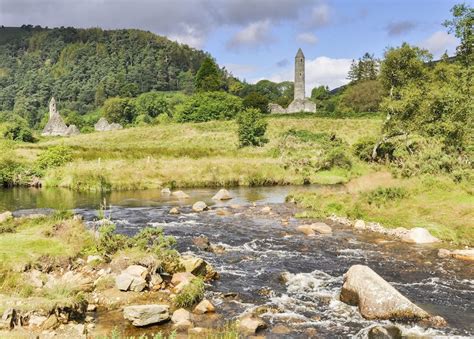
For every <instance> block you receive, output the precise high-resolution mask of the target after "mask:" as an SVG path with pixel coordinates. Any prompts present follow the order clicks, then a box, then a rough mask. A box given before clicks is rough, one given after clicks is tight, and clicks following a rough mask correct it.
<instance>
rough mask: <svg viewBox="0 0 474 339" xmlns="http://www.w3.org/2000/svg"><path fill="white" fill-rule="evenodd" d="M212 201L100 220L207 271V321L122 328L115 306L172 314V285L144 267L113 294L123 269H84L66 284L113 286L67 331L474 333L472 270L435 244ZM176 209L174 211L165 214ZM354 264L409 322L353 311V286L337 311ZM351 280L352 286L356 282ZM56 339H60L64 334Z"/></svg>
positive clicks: (286, 210) (199, 316) (90, 220)
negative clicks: (164, 243) (161, 239)
mask: <svg viewBox="0 0 474 339" xmlns="http://www.w3.org/2000/svg"><path fill="white" fill-rule="evenodd" d="M214 193H215V192H214ZM234 195H235V193H234ZM201 197H202V196H201ZM210 197H212V195H211V194H209V199H208V200H206V199H202V200H204V201H205V203H206V207H205V208H203V205H202V204H199V206H195V207H199V208H198V209H197V208H195V209H194V210H193V207H192V206H193V205H194V204H195V202H196V199H195V198H194V197H193V195H192V194H191V198H188V199H189V200H187V201H185V202H183V203H180V204H178V205H176V204H175V203H174V202H173V201H174V200H173V198H172V197H170V198H169V200H167V198H163V197H161V198H160V202H159V203H156V204H155V203H153V204H150V201H140V200H133V201H130V200H129V201H122V203H120V204H117V205H115V206H113V207H111V208H110V209H109V210H108V213H109V214H108V215H109V216H110V219H111V220H112V221H113V222H114V223H115V224H116V225H117V231H118V232H120V233H122V234H126V235H129V236H131V235H133V234H135V233H137V232H138V231H139V230H140V229H141V228H143V227H144V226H151V227H160V228H163V229H164V233H165V234H167V235H173V236H175V237H176V239H177V243H178V250H179V251H180V252H181V253H182V254H184V255H190V256H193V257H199V258H202V259H203V260H204V261H205V262H207V263H209V264H210V265H211V266H212V267H213V268H214V269H215V271H216V272H217V274H218V276H219V278H218V279H217V280H209V282H208V284H207V286H206V292H205V297H204V298H205V300H206V301H207V302H208V303H209V304H207V306H208V307H209V308H211V307H210V306H209V305H212V311H210V312H204V313H199V311H197V312H196V311H195V309H194V307H190V308H189V307H188V308H187V310H186V312H185V311H180V312H178V314H177V315H176V317H175V321H173V320H172V318H173V312H174V311H175V310H176V309H177V308H176V307H173V306H171V308H169V309H168V310H167V312H168V317H165V314H164V313H166V312H165V310H163V309H161V310H160V312H157V314H163V318H166V320H165V319H163V321H165V322H163V321H159V322H158V323H156V324H149V325H148V326H147V327H146V328H143V327H141V326H138V327H137V326H134V325H133V317H131V316H129V317H128V320H125V319H124V307H127V306H134V305H144V304H145V305H150V304H153V305H156V304H159V305H169V304H170V300H171V299H172V298H171V299H170V296H171V295H172V294H174V289H175V288H176V286H178V285H179V282H178V283H177V284H173V282H172V279H173V277H172V276H169V277H167V276H166V275H164V276H160V277H159V278H158V277H155V278H154V280H153V281H154V283H151V282H152V276H153V274H150V273H151V272H150V271H149V267H146V265H142V267H145V269H146V270H147V273H146V275H145V276H146V279H145V278H143V277H142V274H143V273H144V272H141V273H140V272H136V271H135V270H138V271H142V269H139V268H138V269H137V268H132V269H131V270H132V273H133V272H135V273H137V274H135V275H136V278H137V281H135V282H134V283H132V282H133V279H135V278H132V279H131V280H132V281H131V282H130V284H128V283H127V282H125V283H124V284H125V285H127V284H128V286H127V288H126V291H124V290H122V291H120V289H119V287H118V286H117V282H116V280H117V277H120V275H123V274H125V275H126V273H127V270H128V269H129V266H130V265H128V266H127V265H122V266H120V267H117V266H114V265H112V266H110V264H105V263H102V264H101V263H96V264H93V259H91V261H90V262H89V263H87V262H85V263H84V265H83V266H80V267H82V268H77V269H76V270H75V271H74V273H67V272H66V274H69V275H72V276H74V275H75V274H77V273H78V272H82V271H81V270H85V271H84V272H89V273H87V274H90V275H91V276H93V277H94V280H93V283H92V285H94V282H95V281H97V279H99V278H100V276H101V275H104V276H110V279H108V280H109V283H110V281H111V280H112V281H113V283H112V284H111V285H110V286H108V288H106V289H104V290H103V291H100V292H99V291H92V292H90V293H91V294H90V296H91V297H92V299H90V300H89V308H88V309H87V308H86V311H85V313H84V318H82V320H81V321H82V322H81V321H79V322H78V323H77V324H75V325H74V326H76V327H74V331H79V332H81V331H82V330H83V331H82V332H81V333H85V331H87V333H89V335H92V336H93V335H104V334H107V333H110V332H111V331H112V330H114V329H115V330H116V331H118V332H119V333H122V334H124V335H139V334H142V333H157V332H159V331H163V332H164V333H170V332H171V331H173V329H179V330H180V331H183V332H181V333H188V332H187V331H191V332H190V333H194V332H193V331H195V334H196V335H198V334H199V333H201V332H200V331H205V329H208V328H220V327H223V326H226V324H228V322H229V321H231V322H233V323H237V321H239V322H240V323H241V324H242V323H243V325H242V326H243V327H242V328H240V330H241V332H242V333H247V334H250V333H251V332H252V331H254V332H255V331H257V333H258V334H259V335H264V336H269V337H278V336H281V337H295V338H298V337H301V338H306V337H335V336H340V337H346V336H358V337H367V336H369V335H370V336H373V335H375V333H392V334H393V335H394V336H395V337H396V336H397V335H414V336H416V335H460V336H470V335H473V334H474V328H473V326H472V324H473V323H474V313H473V312H472V310H473V309H474V302H473V301H472V293H473V291H474V281H473V277H474V269H473V267H472V264H470V261H468V260H466V258H456V257H454V255H453V254H452V253H453V252H452V251H449V255H446V256H444V257H439V256H438V252H439V250H440V249H443V246H444V245H443V244H440V243H439V242H433V243H429V244H408V243H403V242H401V241H400V240H399V238H398V237H395V236H394V235H393V234H388V233H385V234H384V232H375V231H373V230H372V231H367V230H362V229H361V227H357V228H354V224H355V223H354V221H351V222H350V223H349V221H347V220H346V221H344V220H338V219H335V218H333V219H332V220H299V219H296V218H294V217H293V216H294V214H295V212H296V210H295V206H294V205H292V204H283V203H278V202H277V203H269V201H268V200H267V201H258V202H257V203H255V204H252V203H249V201H244V200H243V199H239V198H236V199H232V200H228V201H227V202H224V203H220V202H219V203H215V202H213V201H212V199H210ZM140 205H142V206H140ZM150 205H152V206H150ZM173 208H175V209H176V210H175V211H173V213H170V211H171V210H172V209H173ZM196 210H198V211H196ZM33 212H34V213H38V211H33ZM25 213H30V212H29V211H19V212H18V211H17V212H15V213H14V215H15V214H16V215H19V214H25ZM76 213H78V214H79V215H81V216H83V217H84V220H85V223H86V225H87V226H88V227H89V228H91V229H93V228H94V227H95V226H96V225H97V211H96V210H95V209H94V208H87V207H84V206H82V208H78V209H76ZM365 228H367V227H365ZM354 265H363V267H368V268H369V269H370V271H371V272H374V274H375V275H376V276H379V277H380V279H381V281H385V283H388V284H389V285H391V286H392V287H393V288H394V289H396V290H397V291H398V292H400V293H401V294H402V295H403V296H405V297H406V298H407V300H410V301H411V302H413V303H415V304H416V305H417V306H413V308H410V310H417V312H418V313H416V316H415V317H414V319H410V317H409V316H408V314H407V313H404V314H403V316H400V314H398V313H397V314H396V316H368V315H367V314H369V313H366V312H365V310H366V309H367V307H366V306H363V305H362V306H361V304H359V303H358V302H355V301H354V300H357V298H355V299H354V293H355V292H354V291H355V290H356V289H354V288H352V287H351V288H347V290H351V291H352V292H351V293H352V294H350V295H351V296H352V297H351V298H347V293H346V297H343V298H342V300H344V301H346V302H342V301H341V297H340V294H341V291H342V290H343V285H345V281H346V280H345V278H344V274H346V273H347V272H348V271H349V269H350V268H351V267H353V266H354ZM139 266H140V265H139ZM356 267H357V266H356ZM119 268H120V269H119ZM129 273H130V272H129ZM84 274H85V275H87V274H86V273H84ZM127 274H128V273H127ZM364 274H369V276H371V274H372V273H364ZM64 275H65V274H64V272H63V275H62V277H64ZM129 275H132V276H133V274H129ZM66 276H67V275H66ZM58 278H59V277H58ZM139 278H143V280H145V285H144V288H143V290H141V291H136V290H134V289H136V286H139V287H138V289H140V286H142V285H143V281H141V280H140V279H139ZM60 279H64V278H60ZM160 279H162V280H163V281H160ZM346 279H347V276H346ZM374 279H375V278H374ZM129 280H130V279H129ZM376 280H377V279H376ZM350 281H351V284H352V285H353V286H358V283H357V282H354V280H352V279H351V280H350ZM158 282H159V283H158ZM176 282H177V281H175V283H176ZM155 284H157V285H156V286H158V287H154V286H155ZM84 285H85V286H87V284H84ZM132 285H133V286H134V287H133V288H131V287H132ZM382 285H383V283H382ZM122 289H124V287H122ZM130 289H131V290H130ZM387 289H388V288H384V289H383V290H384V291H386V290H387ZM392 295H394V294H392ZM358 298H361V297H358ZM371 298H372V299H373V298H376V296H372V297H371ZM402 300H403V302H404V303H405V302H406V301H405V299H402ZM201 306H202V305H201ZM410 307H411V306H410ZM369 308H370V307H369ZM419 310H421V311H419ZM135 311H136V310H135ZM187 312H189V313H187ZM424 312H425V313H426V314H429V316H425V313H424ZM128 313H129V314H130V312H128ZM131 313H132V314H133V312H131ZM135 314H136V312H135ZM433 316H439V317H441V318H443V319H444V320H445V321H446V324H445V323H444V320H442V319H441V318H434V319H432V317H433ZM387 318H388V319H387ZM130 319H132V320H130ZM389 319H398V320H397V321H394V322H392V321H391V320H389ZM426 319H430V321H424V320H426ZM45 320H46V319H43V321H45ZM38 321H39V320H38ZM188 322H189V323H188ZM178 323H180V325H179V326H178V325H176V324H178ZM183 324H184V325H183ZM81 325H83V327H77V326H81ZM71 326H72V325H71ZM236 326H237V325H236ZM192 327H194V329H193V330H190V328H192ZM244 327H245V328H244ZM63 329H64V328H63ZM45 331H47V330H45ZM51 331H53V330H51ZM54 331H55V333H59V334H60V333H61V332H60V331H61V328H59V327H58V328H56V329H54ZM58 331H59V332H58Z"/></svg>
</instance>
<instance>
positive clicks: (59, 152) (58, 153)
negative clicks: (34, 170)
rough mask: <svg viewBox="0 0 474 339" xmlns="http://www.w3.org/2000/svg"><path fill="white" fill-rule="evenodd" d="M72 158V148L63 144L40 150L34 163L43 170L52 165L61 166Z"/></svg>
mask: <svg viewBox="0 0 474 339" xmlns="http://www.w3.org/2000/svg"><path fill="white" fill-rule="evenodd" d="M71 160H72V150H71V148H70V147H67V146H64V145H58V146H52V147H49V148H48V149H47V150H46V151H44V152H42V153H41V154H40V155H39V157H38V160H37V161H36V165H37V167H38V168H39V169H40V170H45V169H48V168H52V167H58V166H62V165H64V164H66V163H68V162H70V161H71Z"/></svg>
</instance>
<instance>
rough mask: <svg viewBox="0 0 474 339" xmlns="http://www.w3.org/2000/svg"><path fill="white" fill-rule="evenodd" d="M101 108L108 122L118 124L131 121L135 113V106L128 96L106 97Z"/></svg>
mask: <svg viewBox="0 0 474 339" xmlns="http://www.w3.org/2000/svg"><path fill="white" fill-rule="evenodd" d="M102 109H103V114H104V117H105V118H106V119H107V120H108V121H109V122H115V123H120V124H128V123H131V122H132V121H133V119H134V117H135V114H136V112H135V106H134V105H133V102H132V100H131V99H128V98H110V99H107V100H106V101H105V103H104V106H103V108H102Z"/></svg>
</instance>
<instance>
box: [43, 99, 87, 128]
mask: <svg viewBox="0 0 474 339" xmlns="http://www.w3.org/2000/svg"><path fill="white" fill-rule="evenodd" d="M79 133H80V132H79V129H78V128H77V127H76V125H69V126H67V125H66V124H65V123H64V120H63V118H62V117H61V115H59V112H58V110H57V108H56V100H55V99H54V97H52V98H51V101H50V102H49V120H48V123H47V124H46V126H44V129H43V132H42V133H41V135H42V136H62V137H64V136H70V135H77V134H79Z"/></svg>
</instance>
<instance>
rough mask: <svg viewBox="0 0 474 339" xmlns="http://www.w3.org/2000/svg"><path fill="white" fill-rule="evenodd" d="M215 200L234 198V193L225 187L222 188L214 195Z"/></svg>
mask: <svg viewBox="0 0 474 339" xmlns="http://www.w3.org/2000/svg"><path fill="white" fill-rule="evenodd" d="M212 199H213V200H230V199H232V195H231V194H230V192H229V191H228V190H226V189H224V188H222V189H220V190H219V192H217V193H216V194H215V195H214V196H213V197H212Z"/></svg>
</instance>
